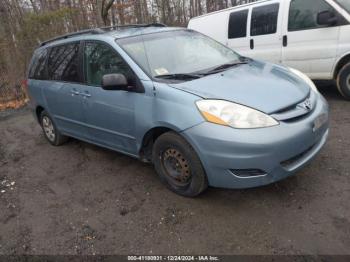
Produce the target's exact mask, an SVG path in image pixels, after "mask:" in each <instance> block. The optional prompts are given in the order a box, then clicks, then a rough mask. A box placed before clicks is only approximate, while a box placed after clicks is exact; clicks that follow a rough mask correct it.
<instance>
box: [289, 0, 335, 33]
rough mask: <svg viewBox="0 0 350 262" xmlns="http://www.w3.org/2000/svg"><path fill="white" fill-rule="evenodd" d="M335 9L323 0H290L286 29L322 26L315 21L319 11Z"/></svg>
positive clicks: (332, 10) (295, 29)
mask: <svg viewBox="0 0 350 262" xmlns="http://www.w3.org/2000/svg"><path fill="white" fill-rule="evenodd" d="M324 11H331V12H334V13H336V11H335V10H334V9H333V7H331V6H330V5H329V4H328V3H326V2H325V1H324V0H292V1H291V2H290V9H289V21H288V31H298V30H306V29H315V28H320V27H324V26H323V25H319V24H318V23H317V15H318V13H320V12H324Z"/></svg>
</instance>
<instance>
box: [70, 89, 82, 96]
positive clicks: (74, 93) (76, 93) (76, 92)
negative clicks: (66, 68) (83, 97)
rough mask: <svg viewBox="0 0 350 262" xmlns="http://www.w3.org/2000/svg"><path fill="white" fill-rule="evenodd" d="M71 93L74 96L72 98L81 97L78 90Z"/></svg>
mask: <svg viewBox="0 0 350 262" xmlns="http://www.w3.org/2000/svg"><path fill="white" fill-rule="evenodd" d="M70 93H71V94H72V96H78V95H80V92H78V91H77V90H74V89H73V90H71V91H70Z"/></svg>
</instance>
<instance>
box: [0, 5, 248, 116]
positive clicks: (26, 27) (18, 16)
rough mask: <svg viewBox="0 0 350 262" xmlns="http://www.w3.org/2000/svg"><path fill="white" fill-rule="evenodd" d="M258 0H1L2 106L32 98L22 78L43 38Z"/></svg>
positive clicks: (173, 21)
mask: <svg viewBox="0 0 350 262" xmlns="http://www.w3.org/2000/svg"><path fill="white" fill-rule="evenodd" d="M253 1H254V0H1V1H0V110H1V109H4V108H8V107H18V106H21V105H23V104H25V103H26V101H27V99H26V94H25V90H24V87H23V85H22V81H23V79H25V76H26V71H27V67H28V63H29V61H30V59H31V56H32V53H33V50H34V49H35V48H36V47H37V46H38V45H39V44H40V42H41V41H44V40H46V39H49V38H52V37H54V36H57V35H60V34H65V33H68V32H74V31H78V30H82V29H87V28H94V27H101V26H106V25H125V24H138V23H151V22H161V23H164V24H166V25H169V26H184V27H186V26H187V23H188V21H189V19H190V18H191V17H194V16H198V15H202V14H205V13H209V12H213V11H216V10H220V9H224V8H228V7H231V6H236V5H239V4H244V3H247V2H253Z"/></svg>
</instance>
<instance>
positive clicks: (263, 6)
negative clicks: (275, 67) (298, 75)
mask: <svg viewBox="0 0 350 262" xmlns="http://www.w3.org/2000/svg"><path fill="white" fill-rule="evenodd" d="M188 28H190V29H193V30H196V31H199V32H201V33H203V34H205V35H208V36H210V37H212V38H214V39H216V40H217V41H219V42H221V43H223V44H225V45H227V46H229V47H230V48H232V49H234V50H235V51H237V52H238V53H240V54H242V55H244V56H248V57H253V58H256V59H262V60H267V61H271V62H274V63H280V64H283V65H286V66H289V67H293V68H296V69H298V70H300V71H302V72H304V73H305V74H307V75H308V76H309V77H310V78H311V79H313V80H332V79H334V80H336V81H337V85H338V89H339V91H340V93H341V94H342V95H343V96H344V97H345V98H347V99H350V0H263V1H258V2H254V3H251V4H246V5H241V6H238V7H232V8H228V9H225V10H221V11H217V12H214V13H210V14H206V15H203V16H199V17H195V18H192V19H191V20H190V22H189V24H188Z"/></svg>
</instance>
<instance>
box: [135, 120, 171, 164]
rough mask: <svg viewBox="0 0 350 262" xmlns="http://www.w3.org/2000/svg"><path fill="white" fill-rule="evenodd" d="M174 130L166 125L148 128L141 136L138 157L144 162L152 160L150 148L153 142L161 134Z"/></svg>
mask: <svg viewBox="0 0 350 262" xmlns="http://www.w3.org/2000/svg"><path fill="white" fill-rule="evenodd" d="M170 131H174V130H172V129H170V128H167V127H155V128H152V129H151V130H149V131H148V132H147V133H146V134H145V135H144V137H143V140H142V144H141V149H140V159H141V160H142V161H144V162H152V148H153V144H154V142H155V141H156V140H157V138H158V137H160V136H161V135H162V134H164V133H167V132H170Z"/></svg>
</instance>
